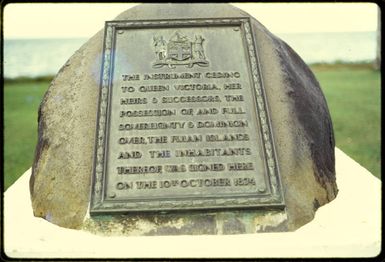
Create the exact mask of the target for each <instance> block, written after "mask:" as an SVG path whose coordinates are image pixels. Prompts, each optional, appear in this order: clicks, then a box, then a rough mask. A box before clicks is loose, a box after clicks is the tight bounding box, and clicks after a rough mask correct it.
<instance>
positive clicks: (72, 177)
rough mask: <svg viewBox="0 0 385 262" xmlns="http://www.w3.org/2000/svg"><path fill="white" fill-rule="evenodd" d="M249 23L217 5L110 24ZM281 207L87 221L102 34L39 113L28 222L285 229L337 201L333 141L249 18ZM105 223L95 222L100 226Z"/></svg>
mask: <svg viewBox="0 0 385 262" xmlns="http://www.w3.org/2000/svg"><path fill="white" fill-rule="evenodd" d="M226 16H228V17H240V16H249V15H248V14H247V13H245V12H243V11H241V10H239V9H237V8H235V7H232V6H230V5H223V4H210V5H208V4H201V5H197V4H193V5H191V4H190V5H188V6H186V5H184V4H177V5H175V4H174V5H171V4H161V5H149V4H145V5H139V6H136V7H134V8H132V9H129V10H127V11H125V12H123V13H122V14H121V15H119V16H118V17H117V18H116V20H125V19H130V20H136V19H137V20H140V19H150V18H151V19H162V18H165V17H166V18H168V19H174V18H175V19H176V18H190V17H191V18H193V17H195V18H207V17H211V18H216V17H226ZM252 27H253V33H254V35H255V37H256V39H257V49H258V53H259V56H260V57H259V60H260V63H261V72H262V78H263V83H264V87H265V90H266V96H267V102H268V105H269V108H270V117H271V122H272V130H273V134H274V139H275V144H276V152H277V157H278V163H279V168H280V173H281V180H282V185H283V190H284V197H285V202H286V210H285V212H280V211H268V212H265V211H261V210H257V211H250V210H248V211H236V212H230V211H224V212H208V213H202V214H201V213H199V212H198V213H197V212H190V213H189V212H187V213H186V212H185V213H180V214H152V215H135V216H128V215H127V216H114V217H109V216H105V217H101V218H100V219H98V220H95V219H92V218H89V216H88V211H87V210H88V205H89V200H90V199H89V198H90V191H91V176H92V161H93V149H94V148H93V147H94V139H95V126H96V116H97V104H98V95H99V75H100V70H101V63H102V59H101V57H102V55H101V54H102V48H103V30H100V31H99V32H98V33H97V34H96V35H95V36H94V37H92V38H91V39H90V40H89V41H88V42H87V43H86V44H84V45H83V46H82V47H81V48H80V49H79V50H78V51H77V52H76V53H75V54H74V55H73V56H72V57H71V58H70V59H69V60H68V61H67V63H66V64H65V65H64V66H63V67H62V69H61V70H60V71H59V73H58V74H57V75H56V77H55V79H54V80H53V81H52V83H51V85H50V87H49V89H48V91H47V93H46V94H45V96H44V99H43V101H42V103H41V105H40V108H39V119H38V121H39V139H38V144H37V146H36V154H35V161H34V164H33V172H32V176H31V180H30V192H31V199H32V205H33V210H34V215H35V216H38V217H43V218H45V219H46V220H48V221H50V222H52V223H55V224H57V225H60V226H63V227H68V228H83V229H85V230H90V231H92V232H95V233H104V234H137V235H146V234H147V235H155V234H234V233H251V232H263V231H290V230H295V229H297V228H298V227H300V226H302V225H304V224H306V223H308V222H309V221H311V220H312V219H313V217H314V214H315V211H316V209H317V208H318V207H320V206H322V205H324V204H326V203H328V202H330V201H332V200H333V199H334V198H335V197H336V195H337V191H338V190H337V185H336V178H335V167H334V137H333V128H332V122H331V119H330V115H329V111H328V108H327V104H326V100H325V98H324V96H323V94H322V91H321V89H320V86H319V83H318V82H317V80H316V78H315V77H314V75H313V73H312V72H311V71H310V69H309V68H308V67H307V66H306V65H305V63H304V62H303V61H302V60H301V58H300V57H299V56H298V55H297V54H296V53H295V52H294V51H293V50H292V49H291V48H290V47H289V46H288V45H287V44H286V43H285V42H283V41H282V40H280V39H279V38H277V37H275V36H274V35H272V34H271V33H270V32H269V31H268V30H267V29H266V28H265V27H264V26H263V25H261V24H260V23H259V22H258V21H257V20H255V19H254V18H252ZM102 218H103V219H102Z"/></svg>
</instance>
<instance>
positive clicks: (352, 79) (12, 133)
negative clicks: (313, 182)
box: [4, 65, 381, 189]
mask: <svg viewBox="0 0 385 262" xmlns="http://www.w3.org/2000/svg"><path fill="white" fill-rule="evenodd" d="M312 69H313V72H314V73H315V74H316V76H317V79H318V80H319V81H320V83H321V86H322V89H323V91H324V93H325V96H326V98H327V101H328V105H329V109H330V112H331V114H332V119H333V124H334V132H335V136H336V142H337V146H338V147H339V148H340V149H342V150H343V151H344V152H345V153H347V154H348V155H349V156H351V157H352V158H353V159H354V160H356V161H357V162H359V163H360V164H361V165H363V166H364V167H366V168H367V169H368V170H369V171H370V172H372V173H373V174H374V175H375V176H377V177H380V168H381V163H380V139H381V137H380V72H379V71H374V70H372V69H371V68H370V67H369V66H367V65H349V66H347V65H314V66H312ZM49 82H50V81H49V78H41V79H35V80H31V79H19V80H17V81H5V86H4V133H5V136H4V142H5V145H4V153H5V154H4V160H5V165H4V174H5V181H4V185H5V189H6V188H8V187H9V186H10V185H11V184H12V183H13V182H14V181H15V180H16V179H17V178H18V177H19V176H20V175H22V174H23V172H24V171H26V170H27V169H28V168H29V167H30V166H31V165H32V161H33V156H34V151H35V144H36V141H37V110H38V107H39V104H40V101H41V98H42V96H43V94H44V92H45V90H46V89H47V88H48V85H49Z"/></svg>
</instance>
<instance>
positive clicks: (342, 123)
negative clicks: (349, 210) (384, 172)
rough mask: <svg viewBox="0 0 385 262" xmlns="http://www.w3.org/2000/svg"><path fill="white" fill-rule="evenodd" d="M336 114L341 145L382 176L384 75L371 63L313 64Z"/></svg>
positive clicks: (336, 130) (329, 103)
mask: <svg viewBox="0 0 385 262" xmlns="http://www.w3.org/2000/svg"><path fill="white" fill-rule="evenodd" d="M312 69H313V72H314V73H315V75H316V77H317V79H318V81H319V82H320V84H321V87H322V89H323V91H324V94H325V96H326V99H327V102H328V106H329V110H330V113H331V115H332V120H333V125H334V133H335V138H336V144H337V147H338V148H340V149H342V150H343V151H344V152H345V153H346V154H347V155H349V156H350V157H351V158H353V159H354V160H356V161H357V162H358V163H360V164H361V165H362V166H364V167H365V168H366V169H368V170H369V171H370V172H371V173H372V174H374V175H375V176H376V177H378V178H380V175H381V151H380V149H381V133H380V132H381V110H380V109H381V82H380V81H381V75H380V72H379V71H375V70H372V69H371V66H370V65H335V66H322V65H320V66H313V67H312Z"/></svg>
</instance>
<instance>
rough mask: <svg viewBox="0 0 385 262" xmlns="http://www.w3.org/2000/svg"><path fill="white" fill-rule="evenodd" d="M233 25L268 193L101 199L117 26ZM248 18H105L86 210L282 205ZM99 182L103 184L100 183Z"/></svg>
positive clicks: (266, 106) (280, 188) (104, 177)
mask: <svg viewBox="0 0 385 262" xmlns="http://www.w3.org/2000/svg"><path fill="white" fill-rule="evenodd" d="M220 25H230V26H231V25H236V26H240V27H241V28H242V29H243V31H244V36H243V37H242V40H243V41H245V43H246V45H245V47H246V48H247V50H244V51H246V52H247V54H248V55H249V56H247V55H246V60H247V61H248V64H249V65H248V67H249V70H251V72H249V73H251V76H252V79H250V81H251V84H252V86H254V90H255V101H254V102H255V108H256V111H257V112H256V114H257V116H258V117H257V118H258V119H257V120H258V121H259V124H260V135H261V137H262V142H263V143H262V148H263V151H264V152H263V154H264V160H265V165H266V166H265V167H266V171H267V173H268V175H267V177H268V179H269V181H268V183H267V186H270V192H271V194H265V195H257V196H256V195H246V196H226V197H223V196H222V197H219V198H216V197H206V198H202V197H199V198H198V197H188V198H186V197H181V198H179V199H178V197H177V196H176V197H173V198H170V199H161V200H154V199H151V200H146V199H142V200H135V201H132V200H131V201H130V200H106V199H105V194H106V193H105V189H106V187H105V186H106V184H105V179H106V172H105V159H106V156H107V152H108V148H106V137H108V134H106V130H107V129H108V128H107V127H108V122H109V116H108V113H109V112H110V110H108V109H109V103H108V101H109V98H110V96H109V93H110V88H111V81H112V79H111V78H112V77H111V76H112V71H113V68H112V65H113V59H114V56H113V55H112V54H113V52H114V44H115V34H116V30H118V29H123V28H129V29H134V28H135V29H138V28H149V27H150V28H170V27H188V26H220ZM252 30H253V29H252V26H251V19H250V18H249V17H231V18H228V17H226V18H199V19H162V20H124V21H119V20H114V21H106V22H105V28H104V45H103V56H102V60H103V62H102V68H101V72H102V73H101V77H100V93H99V103H98V112H97V121H96V137H95V148H94V161H93V170H92V176H91V177H92V181H91V185H92V192H91V202H90V213H91V214H99V213H112V212H137V211H172V210H194V209H213V210H214V209H222V208H238V209H240V208H242V209H243V208H257V207H258V208H268V207H273V208H278V209H283V208H284V207H285V201H284V196H283V192H282V184H281V180H280V172H279V168H278V163H277V156H276V151H275V145H274V139H273V133H272V129H271V121H270V117H269V110H268V105H267V100H266V94H265V92H264V88H263V81H262V77H260V76H261V72H260V62H259V59H258V54H257V49H256V41H255V39H254V34H253V33H252ZM103 185H104V186H103Z"/></svg>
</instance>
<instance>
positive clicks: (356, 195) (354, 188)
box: [4, 149, 381, 258]
mask: <svg viewBox="0 0 385 262" xmlns="http://www.w3.org/2000/svg"><path fill="white" fill-rule="evenodd" d="M336 172H337V184H338V188H339V193H338V196H337V198H336V199H335V200H334V201H332V202H331V203H329V204H327V205H325V206H323V207H321V208H319V210H318V211H317V213H316V217H315V218H314V220H313V221H312V222H310V223H309V224H307V225H305V226H303V227H301V228H300V229H298V230H297V231H295V232H288V233H258V234H244V235H202V236H156V237H155V236H154V237H152V236H151V237H150V236H143V237H102V236H97V235H93V234H91V233H88V232H83V231H78V230H72V229H66V228H61V227H59V226H56V225H54V224H51V223H49V222H47V221H46V220H44V219H42V218H36V217H34V216H33V214H32V208H31V201H30V196H29V187H28V181H29V178H30V175H31V169H29V170H28V171H27V172H25V173H24V174H23V176H22V177H20V179H19V180H17V181H16V182H15V184H13V185H12V186H11V187H10V188H9V189H8V190H7V191H6V192H5V193H4V251H5V253H6V254H7V255H8V256H9V257H13V258H27V257H28V258H81V257H87V258H136V257H143V258H144V257H147V258H150V257H179V258H181V257H183V258H189V257H255V258H257V257H374V256H377V255H378V254H379V253H380V252H381V181H380V180H379V179H377V178H376V177H374V176H373V175H372V174H371V173H369V172H368V171H367V170H366V169H364V168H363V167H362V166H360V165H359V164H358V163H357V162H355V161H354V160H352V159H351V158H349V157H348V156H347V155H346V154H344V153H343V152H342V151H341V150H339V149H336Z"/></svg>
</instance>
